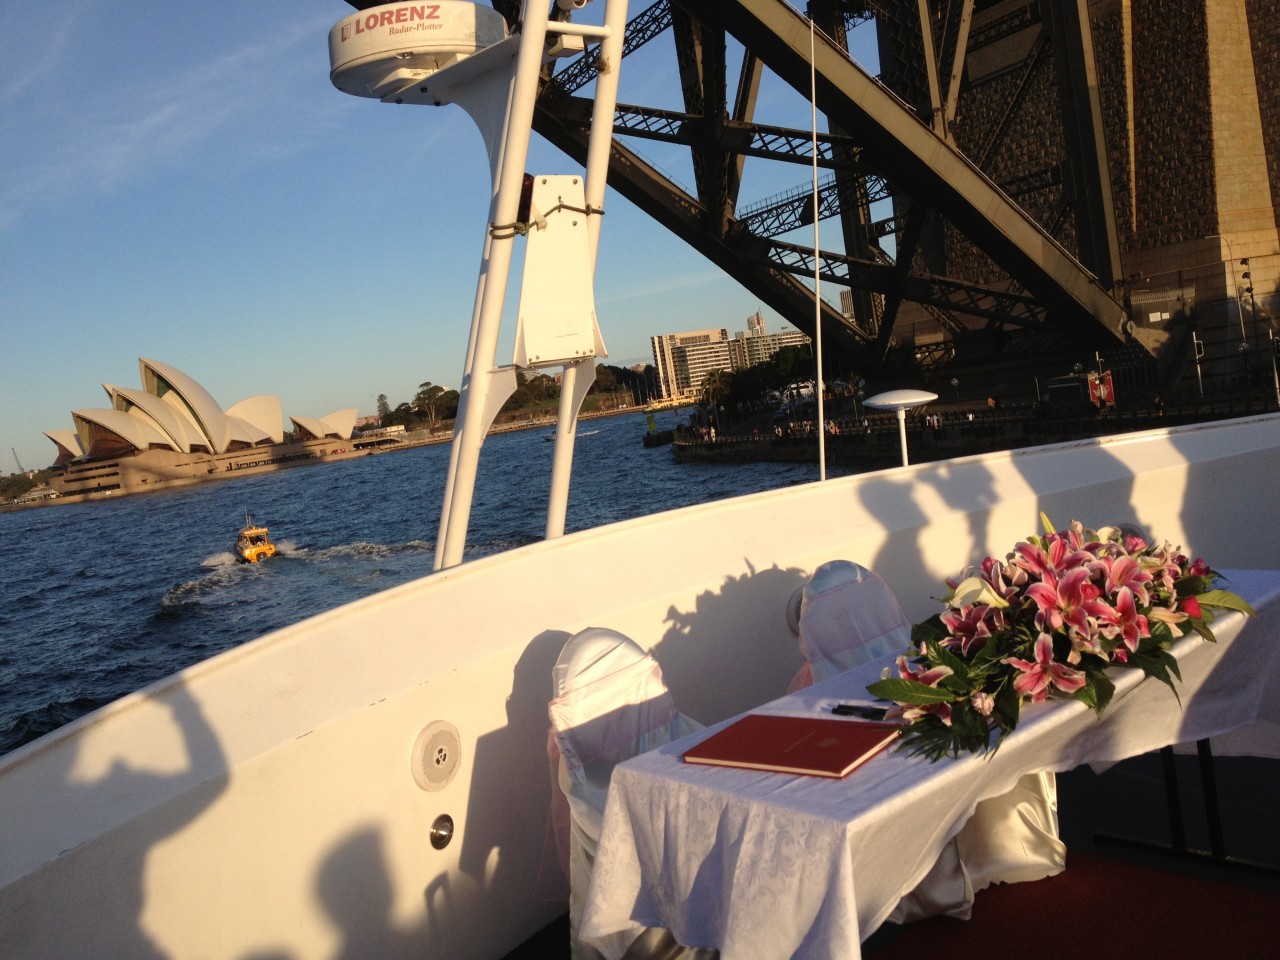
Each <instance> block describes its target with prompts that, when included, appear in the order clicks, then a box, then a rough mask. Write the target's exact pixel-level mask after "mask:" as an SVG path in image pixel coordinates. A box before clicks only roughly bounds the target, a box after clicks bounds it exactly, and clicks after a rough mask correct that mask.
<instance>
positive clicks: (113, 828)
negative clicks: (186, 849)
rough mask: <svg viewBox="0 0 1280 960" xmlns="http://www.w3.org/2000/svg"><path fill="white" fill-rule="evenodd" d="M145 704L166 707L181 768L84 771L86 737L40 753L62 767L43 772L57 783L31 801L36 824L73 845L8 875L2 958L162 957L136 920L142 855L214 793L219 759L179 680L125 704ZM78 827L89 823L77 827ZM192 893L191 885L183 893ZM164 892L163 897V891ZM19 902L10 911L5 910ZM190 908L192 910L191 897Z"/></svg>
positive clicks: (1, 914) (0, 917) (140, 915)
mask: <svg viewBox="0 0 1280 960" xmlns="http://www.w3.org/2000/svg"><path fill="white" fill-rule="evenodd" d="M151 706H162V707H165V708H167V709H168V711H169V713H170V714H171V716H172V719H173V723H174V725H175V726H176V728H177V730H178V731H179V733H180V735H181V743H182V746H183V748H184V749H185V753H186V768H185V769H184V770H181V771H179V772H176V773H169V772H155V771H150V770H145V769H141V768H139V767H135V766H131V765H129V764H128V763H127V762H124V761H122V760H121V759H120V758H119V757H118V756H117V757H116V758H114V759H112V760H111V763H110V766H109V767H108V768H107V769H106V770H105V771H104V772H103V773H102V774H101V775H100V776H92V775H91V774H86V773H85V772H84V769H83V768H84V767H85V766H87V765H88V764H89V763H91V762H92V759H91V758H87V757H84V756H82V755H81V754H82V750H83V747H84V746H85V745H86V744H88V743H90V742H91V741H90V737H89V736H81V737H73V738H68V739H67V740H64V741H62V742H60V743H55V744H53V745H51V747H50V752H51V757H50V759H51V760H52V759H54V758H57V760H58V761H61V762H62V763H63V764H64V766H63V768H62V769H61V770H60V771H59V770H54V771H49V772H47V773H45V778H46V779H47V780H48V781H49V782H50V783H51V784H52V783H54V782H55V781H56V782H57V785H56V787H51V788H50V790H48V791H47V793H48V795H44V796H39V797H38V798H37V799H38V801H39V802H41V803H43V804H44V805H45V807H46V815H45V817H44V818H43V819H44V821H45V822H52V823H54V825H55V829H59V828H60V827H59V825H63V826H65V828H66V830H67V831H69V832H72V833H74V834H75V835H76V837H77V841H78V845H77V844H76V843H73V842H68V846H73V847H74V849H70V850H69V851H68V852H67V853H65V854H63V855H62V856H59V857H58V858H57V859H55V860H53V861H52V862H51V863H49V864H47V865H46V866H45V867H43V868H41V869H40V870H36V871H33V872H32V873H31V874H28V875H27V876H26V877H24V878H23V879H21V880H18V881H16V882H15V883H14V884H12V885H10V886H9V887H7V888H6V889H5V890H4V892H3V895H2V896H0V944H4V945H5V955H6V956H14V957H17V956H23V957H35V956H49V957H77V956H78V957H129V958H131V960H134V958H157V957H168V956H171V954H169V953H167V952H166V950H165V945H164V943H163V942H157V940H156V939H153V937H152V936H151V935H150V934H149V933H148V932H147V929H146V927H145V925H144V917H145V909H146V906H147V889H148V885H149V882H148V876H147V867H148V858H149V856H150V854H151V851H152V850H153V849H154V848H156V847H157V845H159V844H160V843H162V842H163V841H164V840H165V839H166V838H169V837H172V836H174V835H175V834H177V833H179V832H180V831H181V830H182V829H183V828H184V827H185V826H187V825H188V824H190V823H191V822H193V821H194V820H195V819H196V818H197V817H199V816H200V814H201V813H202V812H203V811H204V810H205V809H207V808H208V807H209V806H210V805H211V804H212V803H213V802H214V801H215V800H216V799H217V798H218V796H219V795H220V794H221V793H222V792H223V790H224V789H225V788H226V784H227V777H226V758H225V756H224V754H223V752H222V748H221V745H220V744H219V742H218V739H217V737H216V736H215V735H214V733H213V730H212V729H211V728H210V726H209V724H208V723H207V721H206V720H205V717H204V714H203V713H202V711H201V709H200V706H199V704H197V703H196V701H195V699H194V698H193V697H192V696H191V693H190V691H189V690H188V689H187V687H186V686H185V684H183V683H181V682H177V683H174V684H173V685H172V686H169V687H166V688H165V689H163V690H161V691H158V692H156V693H155V694H153V695H152V696H151V697H150V698H148V701H147V703H146V705H144V706H138V707H135V708H134V709H145V708H147V707H151ZM84 732H85V733H86V734H87V733H88V732H89V731H88V730H85V731H84ZM156 732H157V735H160V734H159V731H158V730H157V731H156ZM33 759H34V758H33ZM50 815H52V817H53V820H52V821H49V816H50ZM33 816H35V812H34V811H33ZM33 822H34V821H33ZM85 824H92V825H93V827H92V828H90V829H85V827H84V825H85ZM59 842H62V841H61V840H59ZM198 894H199V890H198V888H197V886H196V885H192V886H191V888H190V896H191V897H192V898H194V897H196V896H198ZM166 896H167V898H168V900H169V901H170V903H172V901H173V899H174V894H173V892H172V891H169V892H168V893H167V894H166ZM19 903H20V904H22V910H21V911H20V912H18V911H16V909H11V908H14V907H16V905H17V904H19ZM190 909H191V910H192V911H193V912H194V911H196V910H197V909H198V907H197V905H194V904H193V905H191V907H190ZM161 937H163V935H161ZM9 951H12V952H11V953H10V952H9Z"/></svg>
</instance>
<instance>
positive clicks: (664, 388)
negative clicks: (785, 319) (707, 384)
mask: <svg viewBox="0 0 1280 960" xmlns="http://www.w3.org/2000/svg"><path fill="white" fill-rule="evenodd" d="M649 342H650V344H651V345H652V347H653V365H654V367H655V368H656V369H657V371H658V387H659V391H660V393H659V395H660V396H661V397H662V399H664V400H674V399H680V398H682V397H687V398H696V397H697V396H698V395H699V394H700V393H701V392H702V380H703V378H704V377H705V376H706V375H707V374H708V373H710V372H711V371H712V370H736V369H738V368H739V367H750V366H753V365H755V364H757V363H764V362H765V361H766V360H769V359H772V357H773V355H774V354H775V353H777V352H778V351H779V350H781V349H782V348H783V347H795V346H808V345H809V343H810V340H809V337H808V336H807V335H806V334H803V333H801V332H800V331H799V330H785V331H783V332H781V333H769V332H767V330H766V328H765V320H764V315H763V314H761V313H760V311H758V310H757V311H756V312H755V313H754V314H752V315H751V316H749V317H748V318H747V330H746V332H745V333H744V332H742V331H739V332H738V333H737V334H736V335H735V336H734V337H733V339H732V340H731V339H729V333H728V331H727V330H726V329H724V328H723V327H722V328H719V329H714V328H713V329H709V330H690V331H687V332H684V333H664V334H661V335H659V336H656V337H650V338H649Z"/></svg>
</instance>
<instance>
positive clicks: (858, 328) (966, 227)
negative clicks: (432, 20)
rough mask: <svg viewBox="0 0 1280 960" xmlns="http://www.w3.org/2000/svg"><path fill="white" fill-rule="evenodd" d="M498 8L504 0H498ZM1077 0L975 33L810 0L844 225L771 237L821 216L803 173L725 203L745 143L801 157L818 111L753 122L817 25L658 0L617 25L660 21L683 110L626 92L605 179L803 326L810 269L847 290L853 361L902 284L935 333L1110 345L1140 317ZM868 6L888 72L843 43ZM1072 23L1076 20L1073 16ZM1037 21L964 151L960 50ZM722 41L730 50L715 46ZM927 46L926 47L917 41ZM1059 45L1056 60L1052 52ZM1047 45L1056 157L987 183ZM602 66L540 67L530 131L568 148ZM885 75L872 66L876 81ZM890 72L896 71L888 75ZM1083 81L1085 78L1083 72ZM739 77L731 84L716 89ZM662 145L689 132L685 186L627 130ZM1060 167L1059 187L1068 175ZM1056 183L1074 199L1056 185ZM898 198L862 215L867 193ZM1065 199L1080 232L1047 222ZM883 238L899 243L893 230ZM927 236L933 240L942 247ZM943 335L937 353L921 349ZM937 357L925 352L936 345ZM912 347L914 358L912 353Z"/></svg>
mask: <svg viewBox="0 0 1280 960" xmlns="http://www.w3.org/2000/svg"><path fill="white" fill-rule="evenodd" d="M493 5H494V7H495V8H497V9H498V10H499V11H500V12H503V13H504V14H506V15H507V16H508V17H509V18H511V17H514V16H516V15H517V11H516V10H515V9H514V8H515V7H516V6H517V5H516V4H514V3H511V2H509V0H493ZM1086 8H1087V0H1067V2H1065V3H1053V4H1049V5H1048V9H1049V10H1050V11H1051V13H1050V17H1049V20H1048V21H1046V19H1045V18H1044V17H1042V15H1041V9H1042V4H1039V3H1037V2H1035V0H1030V2H1028V3H1027V4H1026V5H1024V6H1021V7H1018V8H1017V9H1015V10H1014V11H1013V12H1012V13H1010V14H1008V15H1006V16H1003V17H1001V18H999V19H997V20H995V21H992V22H987V23H983V24H982V25H981V27H980V28H979V29H974V30H972V32H971V29H970V28H971V26H972V21H973V0H951V2H936V0H861V2H859V0H813V2H811V3H810V4H809V9H808V14H809V16H811V17H813V18H814V23H815V24H816V26H817V27H818V28H819V29H818V30H817V31H816V39H815V41H814V43H815V52H814V56H813V58H812V70H813V73H814V75H815V76H816V78H817V105H818V109H819V110H820V111H821V112H822V113H823V114H824V115H825V117H826V120H827V127H828V132H826V133H823V134H820V135H818V136H817V137H816V140H817V158H816V163H817V165H818V166H819V167H820V168H822V169H823V170H824V175H823V177H822V179H821V181H820V184H819V189H818V195H817V215H818V217H819V218H820V219H824V220H825V219H828V218H829V219H833V220H836V221H837V222H838V223H839V226H840V230H839V232H838V235H839V237H840V240H841V241H842V243H841V244H839V246H840V249H839V250H826V249H823V250H818V251H815V250H814V249H813V248H812V246H810V247H805V246H803V245H800V244H797V243H794V242H788V241H786V240H783V239H781V238H782V237H783V236H784V235H786V234H788V233H789V232H792V231H795V230H797V229H798V228H800V227H802V226H805V225H807V224H812V222H813V217H814V196H813V193H812V185H811V184H805V185H804V186H803V187H800V188H797V189H795V190H791V191H786V192H784V193H781V194H779V195H777V196H774V197H769V198H765V199H763V200H759V201H756V202H754V203H751V204H743V203H740V202H739V189H740V185H741V182H742V172H743V167H744V163H745V162H746V161H747V160H748V159H752V160H757V159H758V160H768V161H773V162H778V163H792V164H803V165H806V166H809V165H811V164H813V163H814V140H815V137H814V135H813V133H812V131H810V130H804V129H789V128H782V127H777V126H768V125H765V124H762V123H759V122H756V120H755V119H754V115H755V108H756V103H757V100H758V97H759V91H760V85H761V83H762V81H763V80H764V77H765V69H766V68H767V69H768V70H769V71H770V73H771V74H772V75H774V76H776V77H777V78H778V79H780V80H782V81H783V82H785V83H787V84H789V85H790V86H792V87H793V88H795V89H796V90H797V91H798V92H800V93H801V94H802V95H804V96H805V97H806V98H808V96H809V91H810V76H811V73H810V71H811V58H810V51H809V42H810V32H809V22H808V20H807V19H805V18H804V17H803V16H802V15H801V14H799V13H798V12H796V11H795V10H794V9H793V8H792V7H790V6H789V5H788V4H787V3H786V2H785V0H658V2H656V3H654V4H652V5H651V6H649V7H647V8H646V9H644V10H641V11H640V12H639V13H637V14H636V15H635V16H634V17H633V19H632V20H631V22H630V23H629V24H628V28H627V36H626V41H625V45H624V56H626V55H630V54H632V53H634V52H635V51H637V50H639V49H640V48H641V47H643V46H645V45H646V44H648V43H649V42H650V41H652V40H653V39H655V38H656V37H658V36H661V35H663V34H664V33H666V32H667V31H670V32H671V33H672V36H673V39H674V48H675V53H676V61H677V66H678V68H679V73H680V78H681V87H682V95H683V101H684V103H683V109H681V110H672V109H666V108H662V107H658V106H645V105H636V104H619V106H618V108H617V113H616V120H615V138H614V145H613V150H612V154H611V160H610V171H609V177H610V184H611V185H612V186H613V187H614V189H615V190H617V191H618V192H619V193H621V194H622V195H624V196H626V197H627V198H628V199H629V200H630V201H631V202H632V203H634V204H636V205H637V206H638V207H639V208H640V209H642V210H644V211H645V212H647V213H648V214H649V215H651V216H652V217H653V218H654V219H656V220H657V221H659V222H660V223H662V224H663V225H665V226H667V227H668V228H669V229H671V230H672V231H673V232H674V233H676V234H677V235H679V236H680V237H681V238H682V239H684V240H685V241H686V242H688V243H690V244H691V245H692V246H693V247H695V248H696V249H697V250H699V251H700V252H702V253H703V254H704V255H705V256H707V257H708V258H709V259H710V260H711V261H712V262H714V263H716V264H717V265H718V266H720V267H721V268H722V269H723V270H725V271H726V272H727V273H728V274H730V275H731V276H733V277H734V278H735V279H737V280H738V281H739V282H740V283H742V285H743V286H744V287H746V288H747V289H749V290H751V291H752V293H753V294H754V295H755V296H757V297H759V298H760V299H761V301H762V302H764V303H767V304H768V305H769V306H770V307H771V308H773V309H774V310H776V311H777V312H778V313H779V314H781V315H782V316H783V317H784V318H785V319H786V320H787V321H788V322H789V323H791V324H792V325H794V326H795V327H797V328H798V329H801V330H803V331H805V332H807V333H809V334H810V335H813V334H814V332H815V330H814V303H813V298H814V294H813V289H812V278H813V276H814V270H815V265H816V268H817V272H818V275H819V276H820V277H821V278H822V280H823V282H824V283H828V284H832V285H836V286H840V287H844V288H847V289H848V290H849V296H848V298H847V302H848V303H851V304H852V310H850V311H848V312H847V313H846V312H842V311H841V310H838V309H836V308H834V307H832V306H831V305H830V304H828V303H826V302H824V303H823V304H822V324H823V336H824V342H825V343H826V344H827V345H828V347H829V349H832V350H835V351H838V352H841V353H843V354H844V355H845V357H846V358H847V359H849V360H851V361H853V362H856V363H861V364H864V365H867V368H875V367H877V366H883V365H885V364H886V363H887V362H888V359H889V355H890V352H891V350H892V348H893V346H894V345H895V344H897V343H898V342H899V340H900V339H901V338H899V337H898V336H896V335H895V333H894V325H895V321H896V319H897V316H898V313H899V310H900V308H901V306H902V305H903V304H904V303H909V304H917V305H919V306H920V307H921V308H923V310H924V311H925V312H926V313H927V314H928V315H929V316H930V317H932V318H933V320H934V321H935V322H936V323H937V324H938V325H939V326H940V327H941V328H942V329H943V330H944V331H945V332H947V333H948V334H951V335H957V334H959V333H961V332H963V331H965V330H967V329H974V328H975V325H976V326H979V327H981V326H985V327H987V328H989V329H991V328H994V329H998V330H1010V329H1015V330H1025V331H1028V332H1032V331H1034V332H1035V333H1036V337H1035V338H1034V339H1037V340H1041V341H1042V340H1043V339H1044V338H1045V335H1046V334H1047V335H1049V336H1050V337H1054V336H1056V337H1058V338H1060V339H1063V340H1068V341H1074V342H1076V343H1079V342H1082V341H1083V342H1087V343H1091V344H1093V345H1096V346H1100V347H1103V348H1105V347H1106V346H1108V345H1115V344H1116V343H1117V342H1124V341H1126V340H1128V339H1129V334H1130V333H1131V330H1132V325H1130V324H1128V323H1127V322H1126V317H1125V313H1124V310H1123V308H1122V307H1121V305H1120V304H1119V303H1118V302H1117V301H1116V300H1115V299H1114V298H1113V296H1112V284H1113V282H1114V280H1115V279H1116V277H1117V275H1118V272H1119V268H1118V262H1119V260H1118V243H1117V241H1116V239H1115V226H1114V214H1113V213H1112V211H1111V209H1110V196H1109V193H1108V190H1109V185H1108V184H1109V181H1108V180H1107V176H1106V169H1105V158H1100V150H1099V144H1100V143H1101V127H1100V119H1099V117H1100V109H1099V107H1098V105H1097V103H1096V95H1095V99H1094V101H1090V99H1089V95H1088V81H1089V78H1090V77H1091V74H1090V71H1091V70H1092V54H1091V48H1090V41H1089V38H1088V32H1087V31H1088V25H1087V19H1086ZM872 17H874V18H875V21H876V26H877V33H878V36H879V46H880V50H881V61H882V62H881V66H882V76H881V78H880V79H877V78H874V77H872V76H870V75H869V74H867V73H866V72H865V71H864V70H862V68H860V67H859V66H858V65H857V64H855V63H854V62H853V61H852V60H851V59H850V57H849V55H848V52H847V30H848V28H849V27H850V26H851V25H855V24H858V23H861V22H862V21H864V20H866V19H869V18H872ZM1082 21H1083V23H1082ZM1028 30H1038V31H1039V33H1038V34H1037V36H1036V38H1035V41H1034V43H1033V44H1032V45H1031V47H1030V51H1029V52H1028V53H1027V54H1026V55H1025V57H1024V58H1023V60H1022V62H1021V63H1020V64H1016V65H1015V68H1016V70H1017V71H1019V75H1018V76H1017V78H1016V82H1014V83H1012V84H1008V86H1009V88H1010V89H1011V92H1010V93H1009V94H1008V95H1007V99H1006V101H1005V102H1004V103H1003V104H1002V105H1001V106H1000V109H999V110H998V111H997V116H998V120H997V121H996V124H995V127H994V129H992V130H989V131H987V134H986V136H985V138H984V147H983V149H982V150H981V151H980V152H979V154H978V156H977V157H976V159H969V158H968V157H966V156H964V155H963V154H962V153H961V152H960V151H959V150H958V149H957V148H956V146H955V138H954V136H953V134H952V125H953V124H954V122H955V117H956V112H957V103H958V99H959V96H960V91H961V88H962V79H963V76H964V62H965V52H966V50H967V49H969V48H971V47H976V46H979V45H987V44H991V43H996V42H998V41H1000V40H1001V39H1003V38H1005V37H1008V36H1012V35H1014V34H1016V33H1018V32H1019V31H1028ZM729 38H733V39H734V40H736V41H737V43H738V45H739V46H740V47H741V50H742V57H741V63H740V64H738V65H737V66H736V69H734V68H733V67H732V66H731V64H730V63H729V49H730V47H729V42H728V41H729ZM926 50H927V51H930V53H929V54H928V55H926V53H925V51H926ZM1050 50H1052V51H1053V54H1054V55H1053V57H1049V56H1048V53H1049V51H1050ZM1049 60H1054V61H1056V62H1055V69H1056V70H1057V77H1058V83H1059V86H1060V87H1064V88H1065V89H1064V91H1063V92H1061V93H1060V100H1061V102H1062V111H1063V114H1064V117H1063V129H1064V131H1065V133H1064V139H1065V140H1066V142H1067V155H1066V156H1065V157H1063V158H1060V159H1059V160H1055V161H1054V162H1052V163H1050V164H1049V165H1047V166H1046V167H1044V168H1043V169H1037V170H1030V171H1021V172H1018V173H1017V174H1015V175H1013V176H1009V177H1006V178H1005V179H1004V181H1003V183H1002V184H1000V185H997V184H996V183H995V182H993V181H992V180H991V179H990V178H988V177H987V176H986V175H985V174H984V173H983V166H984V164H985V163H986V162H987V161H988V160H989V158H990V156H991V155H992V153H993V152H994V151H997V150H998V149H999V146H1000V143H1001V141H1002V140H1003V139H1004V138H1005V137H1006V136H1009V135H1011V134H1010V130H1011V122H1010V121H1011V118H1012V117H1014V116H1015V115H1016V114H1017V112H1018V110H1019V109H1020V107H1021V102H1022V98H1023V97H1024V96H1025V92H1026V90H1027V88H1028V86H1029V84H1030V83H1031V82H1032V80H1033V79H1034V78H1035V77H1036V75H1037V71H1042V70H1044V69H1046V66H1045V65H1046V63H1047V62H1048V61H1049ZM599 68H600V64H599V62H598V50H597V48H595V47H592V48H589V49H588V50H587V51H586V53H584V54H583V55H581V56H579V57H578V58H576V59H574V60H571V61H568V62H567V63H564V64H563V65H561V66H560V67H559V68H558V69H556V70H555V71H554V72H553V71H552V70H550V69H549V70H548V71H547V75H546V83H545V85H544V88H543V92H542V95H541V97H540V100H539V106H538V111H537V115H536V117H535V128H536V129H537V130H538V132H539V133H541V134H542V135H543V136H544V137H546V138H547V139H549V140H550V141H551V142H552V143H554V144H556V145H557V146H558V147H560V148H561V149H563V150H564V151H566V152H567V153H569V154H570V155H572V156H574V157H577V158H579V159H581V158H582V157H584V156H585V149H586V123H587V118H588V117H589V115H590V101H589V100H588V99H586V98H585V97H582V96H579V95H578V91H580V90H581V89H582V88H583V87H585V86H587V85H588V84H589V83H591V81H592V80H593V79H594V77H595V75H596V72H597V70H598V69H599ZM882 81H883V82H882ZM890 87H892V90H891V89H890ZM1095 87H1096V84H1095ZM730 91H732V97H730ZM624 140H630V141H650V142H661V143H666V144H674V145H678V146H680V147H683V148H686V149H687V150H688V151H689V156H690V161H691V164H692V169H693V171H694V181H695V187H694V189H693V191H692V192H691V191H689V190H688V189H686V188H685V187H682V186H680V185H679V184H677V183H676V182H675V181H674V180H673V179H671V178H670V177H669V176H667V175H666V174H664V173H663V172H662V171H661V170H659V169H658V168H657V167H656V166H654V165H653V164H651V163H650V162H648V161H647V160H645V159H643V158H642V157H641V156H640V155H639V154H638V153H637V152H636V151H635V150H634V149H633V148H630V147H628V146H627V145H626V144H625V143H624V142H623V141H624ZM1064 180H1069V182H1070V184H1071V187H1072V189H1071V190H1070V191H1066V190H1063V189H1062V185H1063V183H1064ZM1054 189H1057V191H1058V192H1059V193H1060V194H1062V195H1063V199H1061V200H1060V201H1058V202H1057V203H1056V206H1055V207H1054V212H1053V213H1052V214H1051V215H1049V216H1046V217H1045V222H1044V223H1037V222H1035V221H1034V220H1032V219H1031V217H1030V216H1029V215H1028V214H1027V213H1025V212H1024V211H1023V209H1022V208H1021V207H1019V206H1018V205H1017V204H1015V202H1014V200H1013V199H1011V197H1019V198H1026V197H1031V196H1037V195H1040V194H1043V193H1045V192H1046V191H1051V190H1054ZM1067 196H1070V198H1071V199H1069V200H1068V199H1066V197H1067ZM885 207H889V208H891V210H892V213H891V214H890V215H888V216H881V217H880V219H879V220H876V219H874V218H873V217H872V210H873V208H876V209H880V210H883V209H884V208H885ZM1068 216H1074V217H1075V219H1074V221H1072V223H1073V225H1074V226H1075V233H1074V236H1075V239H1076V247H1077V249H1076V251H1075V252H1071V251H1068V250H1067V249H1066V248H1065V247H1064V246H1063V245H1062V244H1061V243H1059V241H1058V240H1056V239H1055V237H1054V232H1055V230H1057V229H1058V228H1059V227H1061V225H1062V224H1063V223H1064V222H1065V220H1066V218H1067V217H1068ZM947 230H951V231H954V232H955V233H957V234H959V235H961V236H963V237H964V239H965V240H966V241H967V242H968V243H970V244H972V246H973V247H974V248H976V250H977V251H980V255H982V256H985V257H986V258H989V261H990V263H991V264H994V265H995V267H996V268H998V270H997V271H996V272H997V273H1003V275H1004V277H1005V279H1003V280H1000V281H999V282H997V283H990V282H988V283H978V282H972V281H971V280H965V279H960V278H956V277H949V276H947V275H946V270H945V266H944V269H942V270H939V269H936V268H935V267H936V265H937V264H939V263H941V264H944V265H945V262H946V257H945V254H944V255H942V256H940V255H939V250H940V249H945V242H944V241H943V240H942V239H940V238H943V237H945V236H946V232H947ZM888 238H892V240H893V243H892V250H893V251H894V252H893V254H892V255H891V254H890V253H889V251H888V250H887V249H886V247H888V246H889V244H887V243H885V242H884V241H886V239H888ZM940 244H942V246H941V247H940ZM935 353H936V351H935ZM944 355H945V351H943V352H942V354H938V356H939V357H943V356H944ZM916 356H917V359H918V360H919V359H920V357H921V356H923V355H922V354H921V353H920V352H919V351H916Z"/></svg>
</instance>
